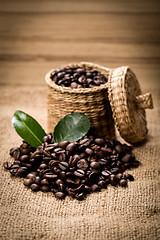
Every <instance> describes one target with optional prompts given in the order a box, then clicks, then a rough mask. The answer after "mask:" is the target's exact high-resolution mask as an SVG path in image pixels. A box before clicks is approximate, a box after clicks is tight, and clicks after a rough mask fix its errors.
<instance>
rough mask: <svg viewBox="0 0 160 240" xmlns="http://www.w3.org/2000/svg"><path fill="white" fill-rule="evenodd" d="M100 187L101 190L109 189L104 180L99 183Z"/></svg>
mask: <svg viewBox="0 0 160 240" xmlns="http://www.w3.org/2000/svg"><path fill="white" fill-rule="evenodd" d="M98 186H99V187H100V188H107V183H106V181H104V180H100V181H99V182H98Z"/></svg>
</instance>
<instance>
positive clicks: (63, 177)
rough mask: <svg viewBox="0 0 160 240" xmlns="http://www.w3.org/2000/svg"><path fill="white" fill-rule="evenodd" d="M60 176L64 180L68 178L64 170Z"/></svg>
mask: <svg viewBox="0 0 160 240" xmlns="http://www.w3.org/2000/svg"><path fill="white" fill-rule="evenodd" d="M59 176H60V178H61V179H62V180H65V179H66V173H65V172H64V171H62V172H60V175H59Z"/></svg>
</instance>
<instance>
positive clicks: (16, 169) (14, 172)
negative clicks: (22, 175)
mask: <svg viewBox="0 0 160 240" xmlns="http://www.w3.org/2000/svg"><path fill="white" fill-rule="evenodd" d="M17 171H18V168H15V169H10V174H11V175H12V176H15V175H16V173H17Z"/></svg>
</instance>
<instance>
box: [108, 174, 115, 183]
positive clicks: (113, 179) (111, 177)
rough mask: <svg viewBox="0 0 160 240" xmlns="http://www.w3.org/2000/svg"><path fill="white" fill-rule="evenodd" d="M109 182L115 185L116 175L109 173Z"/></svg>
mask: <svg viewBox="0 0 160 240" xmlns="http://www.w3.org/2000/svg"><path fill="white" fill-rule="evenodd" d="M109 182H110V184H111V185H112V186H116V185H117V179H116V176H115V175H114V174H111V175H110V176H109Z"/></svg>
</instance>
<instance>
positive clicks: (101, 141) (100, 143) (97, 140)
mask: <svg viewBox="0 0 160 240" xmlns="http://www.w3.org/2000/svg"><path fill="white" fill-rule="evenodd" d="M94 142H95V143H96V144H98V145H100V146H104V145H105V141H104V139H103V138H96V139H95V140H94Z"/></svg>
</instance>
